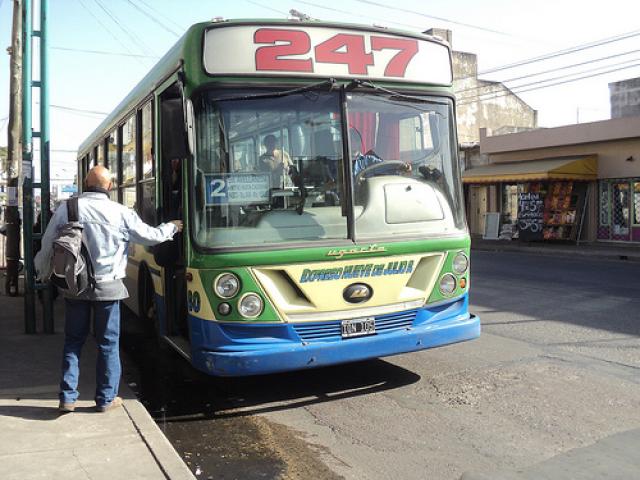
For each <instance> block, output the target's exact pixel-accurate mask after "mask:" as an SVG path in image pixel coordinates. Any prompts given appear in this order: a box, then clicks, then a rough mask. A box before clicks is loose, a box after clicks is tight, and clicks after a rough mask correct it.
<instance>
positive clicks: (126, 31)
mask: <svg viewBox="0 0 640 480" xmlns="http://www.w3.org/2000/svg"><path fill="white" fill-rule="evenodd" d="M93 1H94V2H95V3H96V4H97V5H98V7H100V8H101V9H102V11H103V12H104V13H106V14H107V16H108V17H109V18H110V19H111V20H112V21H113V23H115V24H116V25H117V26H118V28H119V29H120V30H122V31H123V32H124V34H125V35H126V36H127V37H129V38H130V39H131V41H132V42H133V43H134V44H136V45H137V46H138V48H140V50H142V51H143V52H144V53H145V54H147V55H150V54H151V51H150V50H149V48H148V47H147V46H146V45H145V43H144V42H143V41H142V40H141V39H140V38H139V37H138V36H137V35H136V34H135V33H134V32H132V31H130V30H129V29H128V28H126V27H125V26H124V25H123V24H122V23H121V22H120V20H118V18H117V17H116V16H115V15H114V14H113V13H112V12H111V11H110V10H109V9H108V8H107V7H106V6H105V5H104V4H103V3H102V0H93Z"/></svg>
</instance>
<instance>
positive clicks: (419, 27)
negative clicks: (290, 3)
mask: <svg viewBox="0 0 640 480" xmlns="http://www.w3.org/2000/svg"><path fill="white" fill-rule="evenodd" d="M295 1H296V2H297V3H302V4H304V5H310V6H312V7H316V8H321V9H323V10H329V11H331V12H336V13H346V14H347V15H355V16H357V17H362V18H369V19H372V20H380V21H383V22H385V23H390V24H393V25H400V26H402V27H409V28H413V29H415V30H419V31H422V30H423V29H424V26H422V25H411V24H409V23H401V22H392V21H391V20H388V19H383V18H380V17H372V16H370V15H362V14H359V13H354V12H350V11H349V10H341V9H339V8H332V7H327V6H325V5H320V4H317V3H314V2H308V1H306V0H295Z"/></svg>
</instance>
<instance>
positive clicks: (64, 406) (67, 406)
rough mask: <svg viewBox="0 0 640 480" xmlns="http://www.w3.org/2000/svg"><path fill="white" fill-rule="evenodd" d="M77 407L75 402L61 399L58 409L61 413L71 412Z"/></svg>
mask: <svg viewBox="0 0 640 480" xmlns="http://www.w3.org/2000/svg"><path fill="white" fill-rule="evenodd" d="M75 409H76V404H75V403H65V402H63V401H62V400H60V403H59V404H58V411H59V412H60V413H71V412H73V411H74V410H75Z"/></svg>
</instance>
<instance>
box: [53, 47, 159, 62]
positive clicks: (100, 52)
mask: <svg viewBox="0 0 640 480" xmlns="http://www.w3.org/2000/svg"><path fill="white" fill-rule="evenodd" d="M51 49H52V50H62V51H65V52H79V53H91V54H95V55H114V56H118V57H132V58H150V59H154V60H158V59H159V58H160V57H155V56H152V55H141V54H135V53H122V52H107V51H103V50H85V49H82V48H69V47H51Z"/></svg>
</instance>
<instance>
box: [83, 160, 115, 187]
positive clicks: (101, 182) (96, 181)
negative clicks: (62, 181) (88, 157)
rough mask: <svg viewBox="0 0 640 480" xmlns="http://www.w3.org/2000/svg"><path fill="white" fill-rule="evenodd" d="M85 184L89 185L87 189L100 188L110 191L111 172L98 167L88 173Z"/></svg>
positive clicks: (100, 166)
mask: <svg viewBox="0 0 640 480" xmlns="http://www.w3.org/2000/svg"><path fill="white" fill-rule="evenodd" d="M85 182H86V183H87V187H98V188H103V189H104V190H109V188H110V187H111V172H109V170H107V169H106V168H104V167H103V166H102V165H96V166H95V167H93V168H92V169H91V170H89V173H87V178H86V179H85Z"/></svg>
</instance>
